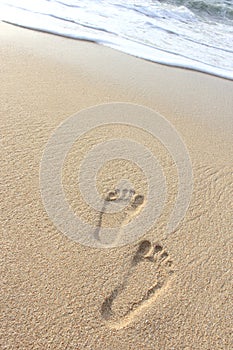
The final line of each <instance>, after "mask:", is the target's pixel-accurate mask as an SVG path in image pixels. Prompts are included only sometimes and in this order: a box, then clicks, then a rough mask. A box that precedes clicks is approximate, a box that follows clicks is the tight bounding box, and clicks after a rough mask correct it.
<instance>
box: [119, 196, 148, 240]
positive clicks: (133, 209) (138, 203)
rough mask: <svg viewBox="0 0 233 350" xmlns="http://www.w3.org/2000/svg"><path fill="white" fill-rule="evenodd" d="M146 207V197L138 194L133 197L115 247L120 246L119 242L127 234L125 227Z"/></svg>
mask: <svg viewBox="0 0 233 350" xmlns="http://www.w3.org/2000/svg"><path fill="white" fill-rule="evenodd" d="M143 206H144V196H143V195H140V194H136V195H134V196H133V197H132V200H131V202H130V203H129V206H128V208H127V209H126V212H125V217H124V220H123V221H122V224H121V226H120V229H119V232H118V234H117V237H116V238H115V240H114V245H118V243H119V242H122V236H123V235H124V234H125V231H124V226H125V225H127V224H128V223H129V222H130V221H131V220H133V218H134V217H135V216H137V215H138V214H139V213H140V211H141V210H142V208H143Z"/></svg>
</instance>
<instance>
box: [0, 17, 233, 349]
mask: <svg viewBox="0 0 233 350" xmlns="http://www.w3.org/2000/svg"><path fill="white" fill-rule="evenodd" d="M0 40H1V55H0V63H1V65H0V76H1V100H0V120H1V135H0V136H1V140H0V142H1V159H0V173H1V182H0V203H1V241H2V244H1V265H0V267H1V282H0V288H1V339H0V344H1V345H0V348H1V349H12V350H13V349H20V350H24V349H25V350H29V349H33V350H34V349H40V350H47V349H54V350H55V349H56V350H59V349H61V350H65V349H68V350H73V349H76V350H84V349H92V350H105V349H106V350H128V349H130V350H131V349H134V350H152V349H153V350H172V349H174V350H184V349H186V350H191V349H192V350H205V349H209V350H213V349H214V350H219V349H224V350H227V349H231V341H232V333H231V332H232V328H233V322H232V298H231V297H232V284H231V282H232V270H231V252H232V232H233V222H232V198H233V181H232V170H233V168H232V154H233V153H232V152H233V139H232V134H233V82H232V81H228V80H224V79H220V78H216V77H213V76H209V75H205V74H201V73H198V72H192V71H188V70H184V69H176V68H171V67H166V66H162V65H157V64H154V63H151V62H146V61H143V60H140V59H137V58H135V57H131V56H128V55H125V54H123V53H120V52H117V51H114V50H111V49H109V48H105V47H102V46H98V45H96V44H93V43H88V42H80V41H75V40H71V39H67V38H62V37H58V36H53V35H49V34H45V33H39V32H34V31H30V30H26V29H22V28H18V27H15V26H10V25H8V24H3V23H2V24H1V25H0ZM110 102H127V103H134V104H140V105H143V106H146V107H149V108H152V109H153V110H155V111H156V112H158V113H160V114H161V115H163V116H164V117H165V118H166V119H167V120H168V121H169V122H170V123H172V124H173V126H174V127H175V128H176V130H177V131H178V132H179V134H180V135H181V137H182V139H183V141H184V142H185V145H186V147H187V149H188V151H189V155H190V159H191V162H192V170H193V193H192V197H191V201H190V204H189V207H188V210H187V212H186V215H185V217H184V219H183V220H182V222H180V224H179V226H178V227H177V228H176V229H175V230H174V232H172V233H171V234H169V235H167V234H166V233H165V226H166V222H167V219H168V216H169V215H170V212H171V209H172V207H173V202H174V196H175V193H176V191H177V186H178V185H177V176H176V173H175V167H174V164H173V162H172V159H171V158H170V157H169V154H167V152H166V150H165V149H164V148H163V147H162V146H161V144H159V143H157V142H156V140H154V138H153V137H152V136H151V135H146V134H145V133H144V132H142V131H141V130H133V131H132V129H131V128H130V127H124V126H115V127H112V126H110V127H109V126H105V127H103V128H99V129H96V130H94V131H93V132H90V133H87V134H86V135H84V136H83V137H82V138H81V139H80V140H78V141H77V142H76V143H75V144H74V145H73V147H72V149H71V151H70V153H69V155H68V157H67V159H66V162H65V163H64V171H63V184H64V191H65V192H66V196H67V198H68V200H69V202H70V203H71V205H72V207H73V208H74V211H75V212H76V213H79V214H80V215H81V216H82V217H83V220H84V221H87V222H92V223H93V224H94V225H97V226H98V225H102V226H103V227H109V226H110V227H111V226H117V227H120V229H121V230H123V229H124V225H126V224H127V223H128V222H130V221H131V220H134V218H135V217H136V216H137V215H138V214H140V211H141V210H142V208H143V205H145V204H146V195H145V191H146V185H145V179H144V177H143V176H144V175H143V173H141V172H140V170H139V169H138V168H137V167H134V166H133V165H132V164H129V163H128V162H125V163H124V161H118V160H115V161H112V162H108V164H106V166H105V167H104V168H103V169H102V170H100V173H99V176H98V184H97V186H99V189H100V191H102V190H103V191H104V190H106V189H107V188H112V187H111V186H114V181H113V180H114V179H115V177H117V176H118V177H121V176H122V175H125V173H126V174H129V176H130V180H131V181H132V183H134V190H135V192H134V193H133V196H134V202H133V201H132V202H131V206H130V207H129V208H128V209H127V210H128V211H126V212H124V213H123V214H122V215H121V214H119V215H117V214H116V215H111V214H105V213H104V214H102V216H101V217H100V214H99V213H98V212H96V211H91V210H89V208H88V206H87V205H86V204H85V201H83V200H82V198H81V197H80V194H79V193H78V191H77V183H76V182H75V181H76V178H75V177H74V174H75V171H76V170H77V167H78V164H79V163H80V159H81V157H82V156H83V155H85V154H86V153H87V151H88V150H89V147H90V145H93V144H95V143H96V142H100V141H103V140H107V139H109V135H110V138H114V137H119V135H121V136H125V137H133V138H135V139H136V140H137V142H139V143H141V144H145V145H147V146H148V147H150V149H151V151H152V152H154V153H155V154H156V155H157V157H158V160H159V161H160V163H161V164H162V167H163V169H164V172H165V174H166V177H167V179H168V195H167V198H166V203H165V207H164V212H163V214H162V215H161V217H160V218H159V219H158V222H157V223H155V224H154V226H153V227H152V228H151V229H150V230H149V231H148V232H145V234H144V236H143V237H141V238H140V239H138V240H137V241H135V242H133V243H131V244H128V245H125V246H122V247H116V248H111V249H97V248H91V247H88V246H85V245H82V244H80V243H78V242H75V241H74V240H71V239H69V237H67V236H66V235H64V234H63V233H62V232H60V230H58V229H57V228H56V226H55V225H54V223H53V221H52V220H51V219H50V217H49V216H48V215H47V212H46V210H45V207H44V205H43V202H42V198H41V190H40V184H39V169H40V163H41V158H42V155H43V152H44V149H45V146H46V143H47V141H48V139H49V137H50V135H51V133H52V132H53V131H54V130H55V129H56V128H57V127H58V126H59V125H60V123H62V122H63V121H64V120H65V119H66V118H68V117H69V116H70V115H72V114H74V113H77V112H78V111H80V110H82V109H86V108H88V107H91V106H94V105H98V104H101V103H110ZM124 172H125V173H124ZM116 174H117V175H116ZM114 176H115V177H114ZM111 196H112V198H110V199H109V201H111V200H113V201H114V198H113V197H114V193H113V194H111ZM135 196H143V197H138V198H136V199H135ZM122 232H123V231H122ZM98 234H99V233H98V232H97V233H96V235H97V236H98Z"/></svg>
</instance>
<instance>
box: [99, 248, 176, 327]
mask: <svg viewBox="0 0 233 350" xmlns="http://www.w3.org/2000/svg"><path fill="white" fill-rule="evenodd" d="M172 274H173V263H172V260H171V259H170V257H169V254H168V253H167V252H166V251H165V250H164V249H163V247H162V246H160V245H158V244H157V245H154V246H152V244H151V243H150V242H149V241H143V242H141V244H140V245H139V247H138V249H137V251H136V253H135V255H134V256H133V258H132V261H131V266H130V268H129V271H128V272H127V274H126V275H125V278H124V281H123V283H122V284H120V285H119V286H118V287H116V288H115V289H114V290H113V291H112V293H111V295H110V296H109V297H107V298H106V299H105V301H104V303H103V304H102V308H101V314H102V317H103V318H104V319H105V320H106V321H107V322H108V324H109V326H111V327H113V328H116V329H119V328H123V327H124V326H126V325H127V324H128V323H130V322H131V321H133V319H134V317H135V316H136V315H137V314H139V313H140V312H141V311H142V309H144V308H145V307H150V305H151V304H152V303H153V302H154V301H155V299H156V297H157V295H158V294H159V293H160V292H162V291H165V289H166V288H165V287H166V285H167V283H168V281H169V280H170V278H171V275H172Z"/></svg>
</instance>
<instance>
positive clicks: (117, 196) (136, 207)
mask: <svg viewBox="0 0 233 350" xmlns="http://www.w3.org/2000/svg"><path fill="white" fill-rule="evenodd" d="M126 194H127V195H126ZM126 199H131V200H130V202H129V205H128V207H127V208H126V210H125V215H124V219H123V221H122V223H121V226H120V228H119V232H118V234H117V236H116V237H114V239H113V240H112V242H111V245H117V244H118V243H119V241H120V240H121V238H122V236H123V235H124V226H125V225H127V224H128V223H129V222H130V221H131V220H132V219H133V218H134V217H135V216H136V215H138V214H139V212H140V211H141V209H142V208H143V204H144V196H143V195H139V194H137V195H135V192H134V191H132V190H130V191H129V190H128V189H123V191H122V193H120V191H119V190H114V191H110V192H108V193H107V195H106V197H105V201H104V205H103V208H102V210H101V212H100V216H99V222H98V225H97V228H96V230H95V231H94V237H95V239H96V240H98V241H101V237H100V231H101V227H102V221H103V216H104V214H105V212H106V208H107V206H108V203H109V202H115V203H117V202H118V201H125V200H126Z"/></svg>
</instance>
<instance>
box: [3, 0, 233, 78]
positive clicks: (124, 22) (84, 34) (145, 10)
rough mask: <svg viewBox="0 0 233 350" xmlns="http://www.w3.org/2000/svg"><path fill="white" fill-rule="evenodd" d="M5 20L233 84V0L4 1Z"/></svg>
mask: <svg viewBox="0 0 233 350" xmlns="http://www.w3.org/2000/svg"><path fill="white" fill-rule="evenodd" d="M0 20H3V21H6V22H10V23H13V24H17V25H20V26H24V27H27V28H32V29H37V30H42V31H45V32H49V33H54V34H58V35H63V36H67V37H72V38H76V39H85V40H90V41H94V42H97V43H99V44H102V45H105V46H109V47H111V48H114V49H117V50H120V51H123V52H125V53H128V54H131V55H134V56H137V57H141V58H143V59H147V60H150V61H154V62H158V63H163V64H167V65H172V66H178V67H185V68H189V69H194V70H198V71H202V72H207V73H209V74H213V75H217V76H220V77H224V78H228V79H232V80H233V0H165V1H162V0H161V1H156V0H142V1H138V0H125V1H123V0H115V1H114V0H102V1H101V0H1V2H0Z"/></svg>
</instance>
